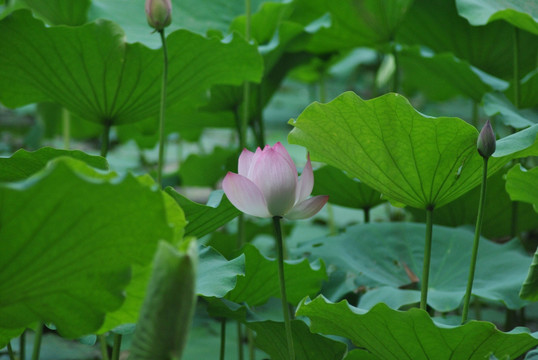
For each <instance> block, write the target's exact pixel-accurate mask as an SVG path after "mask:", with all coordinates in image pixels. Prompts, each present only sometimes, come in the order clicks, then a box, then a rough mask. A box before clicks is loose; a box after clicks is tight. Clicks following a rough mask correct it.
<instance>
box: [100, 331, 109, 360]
mask: <svg viewBox="0 0 538 360" xmlns="http://www.w3.org/2000/svg"><path fill="white" fill-rule="evenodd" d="M99 344H100V345H101V357H102V359H103V360H109V359H110V358H109V357H108V346H107V343H106V336H105V334H102V335H99Z"/></svg>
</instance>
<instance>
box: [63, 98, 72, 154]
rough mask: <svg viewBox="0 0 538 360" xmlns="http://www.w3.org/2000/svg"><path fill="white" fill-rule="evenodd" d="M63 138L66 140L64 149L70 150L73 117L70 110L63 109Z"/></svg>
mask: <svg viewBox="0 0 538 360" xmlns="http://www.w3.org/2000/svg"><path fill="white" fill-rule="evenodd" d="M62 137H63V140H64V149H66V150H69V147H70V145H71V144H70V141H71V116H70V114H69V110H67V109H66V108H62Z"/></svg>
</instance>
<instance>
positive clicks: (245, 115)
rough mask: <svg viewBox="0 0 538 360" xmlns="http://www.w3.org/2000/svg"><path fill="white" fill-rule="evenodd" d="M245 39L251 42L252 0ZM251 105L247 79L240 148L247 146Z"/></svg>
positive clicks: (247, 0)
mask: <svg viewBox="0 0 538 360" xmlns="http://www.w3.org/2000/svg"><path fill="white" fill-rule="evenodd" d="M245 17H246V22H245V40H246V41H247V42H250V29H251V18H252V16H251V0H245ZM249 105H250V83H249V82H248V81H245V83H244V84H243V116H242V117H241V125H240V127H239V132H240V134H239V141H240V144H239V146H240V148H241V149H244V148H245V147H246V141H247V128H248V120H249Z"/></svg>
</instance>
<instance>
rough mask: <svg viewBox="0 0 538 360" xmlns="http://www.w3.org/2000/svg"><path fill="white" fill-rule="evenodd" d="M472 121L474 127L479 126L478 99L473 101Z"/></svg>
mask: <svg viewBox="0 0 538 360" xmlns="http://www.w3.org/2000/svg"><path fill="white" fill-rule="evenodd" d="M472 123H473V126H474V127H477V126H478V103H477V102H476V101H473V114H472Z"/></svg>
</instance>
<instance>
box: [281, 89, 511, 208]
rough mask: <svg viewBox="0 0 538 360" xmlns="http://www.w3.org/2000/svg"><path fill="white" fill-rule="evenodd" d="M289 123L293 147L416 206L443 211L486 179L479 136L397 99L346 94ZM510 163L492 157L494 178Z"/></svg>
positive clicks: (452, 120) (312, 107) (469, 128)
mask: <svg viewBox="0 0 538 360" xmlns="http://www.w3.org/2000/svg"><path fill="white" fill-rule="evenodd" d="M290 124H291V125H293V126H294V127H295V128H294V129H293V130H292V132H291V133H290V134H289V136H288V139H289V141H290V143H294V144H299V145H303V146H305V147H306V148H307V149H308V150H309V151H310V152H311V153H312V155H313V156H315V158H316V160H319V161H323V162H325V163H327V164H329V165H332V166H334V167H336V168H339V169H341V170H344V171H346V172H347V173H348V174H349V175H350V176H354V177H356V178H358V179H359V180H361V181H362V182H364V183H365V184H367V185H369V186H371V187H372V188H374V189H376V190H377V191H379V192H381V193H382V194H383V195H385V196H387V197H388V198H389V199H392V200H395V201H397V202H400V203H404V204H406V205H410V206H413V207H416V208H421V209H426V208H428V207H440V206H442V205H444V204H447V203H449V202H450V201H452V200H454V199H456V198H458V197H459V196H461V195H463V194H464V193H466V192H467V191H469V190H470V189H472V188H473V187H475V186H476V185H478V184H479V183H480V181H481V177H482V167H483V159H482V158H481V157H480V155H479V154H478V152H477V151H476V139H477V137H478V131H477V130H476V129H475V128H474V127H473V126H471V125H469V124H467V123H466V122H465V121H463V120H461V119H458V118H448V117H439V118H432V117H428V116H425V115H422V114H421V113H419V112H417V111H416V110H415V109H414V108H413V107H412V106H411V105H410V104H409V102H408V101H407V99H405V98H404V97H403V96H401V95H398V94H387V95H384V96H381V97H378V98H375V99H372V100H367V101H365V100H362V99H361V98H360V97H358V96H357V95H356V94H355V93H352V92H346V93H344V94H342V95H340V96H338V97H337V98H336V99H334V100H333V101H331V102H330V103H328V104H319V103H313V104H311V105H310V106H308V107H307V108H306V109H305V110H304V111H303V113H302V114H301V115H299V117H298V118H297V119H296V120H295V121H293V120H292V121H290ZM507 161H508V159H507V158H506V157H505V158H501V159H496V158H492V159H490V161H489V173H490V174H493V173H494V172H495V171H496V170H498V169H499V168H500V167H501V166H503V165H504V164H505V163H506V162H507Z"/></svg>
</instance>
